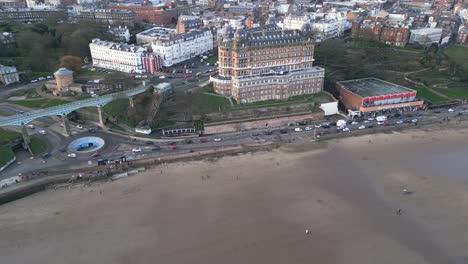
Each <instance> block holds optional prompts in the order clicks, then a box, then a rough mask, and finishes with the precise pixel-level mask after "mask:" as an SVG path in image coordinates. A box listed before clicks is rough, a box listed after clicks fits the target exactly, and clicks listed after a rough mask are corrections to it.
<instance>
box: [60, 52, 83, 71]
mask: <svg viewBox="0 0 468 264" xmlns="http://www.w3.org/2000/svg"><path fill="white" fill-rule="evenodd" d="M60 67H62V68H67V69H69V70H72V71H73V72H74V73H78V72H80V71H81V59H80V57H76V56H70V55H65V56H62V57H61V58H60Z"/></svg>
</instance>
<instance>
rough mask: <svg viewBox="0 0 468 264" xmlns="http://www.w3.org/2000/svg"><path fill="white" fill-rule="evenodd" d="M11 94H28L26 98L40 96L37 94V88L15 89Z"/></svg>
mask: <svg viewBox="0 0 468 264" xmlns="http://www.w3.org/2000/svg"><path fill="white" fill-rule="evenodd" d="M10 95H11V96H26V98H37V97H39V95H38V94H37V91H36V88H31V89H27V90H19V91H14V92H12V93H11V94H10Z"/></svg>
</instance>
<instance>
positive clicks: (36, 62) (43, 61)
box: [17, 31, 53, 71]
mask: <svg viewBox="0 0 468 264" xmlns="http://www.w3.org/2000/svg"><path fill="white" fill-rule="evenodd" d="M17 45H18V51H19V53H20V54H21V56H22V57H23V61H22V63H21V65H20V68H22V69H25V70H31V71H45V70H47V69H50V66H51V65H52V64H53V58H51V57H49V56H48V52H47V51H48V48H49V45H50V38H49V36H48V35H47V36H42V35H41V34H39V33H36V32H30V31H22V32H20V33H18V37H17Z"/></svg>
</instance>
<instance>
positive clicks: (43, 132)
mask: <svg viewBox="0 0 468 264" xmlns="http://www.w3.org/2000/svg"><path fill="white" fill-rule="evenodd" d="M39 134H41V135H45V134H47V131H45V130H39Z"/></svg>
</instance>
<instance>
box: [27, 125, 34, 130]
mask: <svg viewBox="0 0 468 264" xmlns="http://www.w3.org/2000/svg"><path fill="white" fill-rule="evenodd" d="M28 128H30V129H35V128H36V127H35V126H34V125H28Z"/></svg>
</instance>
